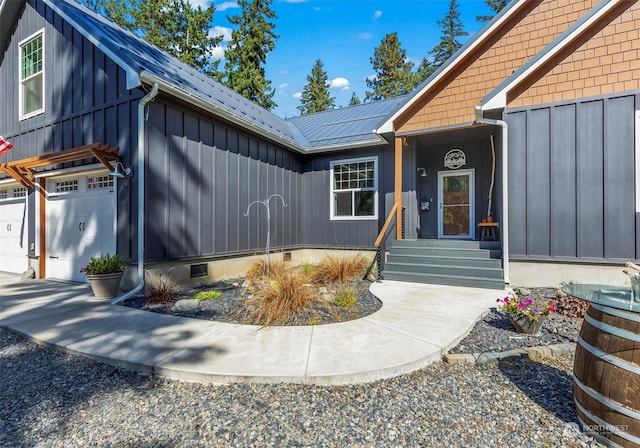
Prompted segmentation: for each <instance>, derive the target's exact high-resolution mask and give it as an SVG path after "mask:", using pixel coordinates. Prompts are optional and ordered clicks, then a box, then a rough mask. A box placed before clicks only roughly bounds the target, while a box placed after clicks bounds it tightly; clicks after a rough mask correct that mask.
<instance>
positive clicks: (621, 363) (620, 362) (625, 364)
mask: <svg viewBox="0 0 640 448" xmlns="http://www.w3.org/2000/svg"><path fill="white" fill-rule="evenodd" d="M578 344H580V345H581V346H582V348H584V349H585V350H586V351H588V352H589V353H591V354H592V355H594V356H596V357H598V358H600V359H602V360H603V361H607V362H609V363H611V364H613V365H614V366H616V367H620V368H621V369H624V370H626V371H628V372H631V373H634V374H636V375H640V367H638V366H634V365H633V364H629V363H628V362H626V361H623V360H622V359H620V358H617V357H615V356H612V355H610V354H608V353H605V352H603V351H602V350H598V349H597V348H595V347H594V346H592V345H589V344H588V343H587V342H585V340H584V339H582V337H580V336H578Z"/></svg>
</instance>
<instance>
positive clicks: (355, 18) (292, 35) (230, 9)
mask: <svg viewBox="0 0 640 448" xmlns="http://www.w3.org/2000/svg"><path fill="white" fill-rule="evenodd" d="M190 1H191V3H192V4H195V5H198V4H200V5H208V4H211V3H212V1H211V0H190ZM213 4H214V5H215V6H216V12H215V15H214V21H213V32H214V33H216V34H222V35H225V41H224V42H223V46H226V44H227V41H226V40H228V39H229V38H230V37H231V36H230V31H231V28H230V25H229V23H228V21H227V16H232V15H237V14H240V13H241V11H240V9H239V7H238V5H237V3H236V2H234V1H219V0H216V1H214V2H213ZM448 5H449V1H448V0H421V1H415V0H274V2H273V4H272V9H273V10H274V11H275V13H276V15H277V16H278V18H277V19H276V20H275V21H274V23H275V25H276V28H275V33H276V34H278V35H279V36H280V37H279V39H278V40H277V42H276V47H275V49H274V50H273V51H272V52H271V53H269V55H268V56H267V64H266V74H267V78H268V79H269V80H271V83H272V87H274V88H275V89H276V94H275V96H274V98H273V99H274V101H275V102H276V103H277V104H278V107H277V108H275V109H274V110H273V112H274V113H275V114H277V115H279V116H281V117H292V116H297V115H299V114H300V112H299V111H298V110H297V109H296V107H297V106H298V105H300V100H299V98H298V97H297V95H299V93H300V92H301V91H302V89H303V88H304V86H305V84H306V83H307V80H306V76H307V75H308V74H309V73H310V72H311V68H312V67H313V65H314V63H315V61H316V60H317V59H321V60H322V62H323V64H324V69H325V71H326V72H327V76H328V78H329V81H331V82H332V86H331V88H330V91H331V95H332V96H334V97H335V98H336V100H335V103H336V107H341V106H343V107H344V106H347V105H348V103H349V100H350V99H351V95H352V92H355V93H356V95H357V96H358V97H359V98H360V99H361V100H362V98H364V94H365V91H366V90H367V87H366V78H367V77H368V76H371V75H373V74H374V71H373V69H372V67H371V62H370V60H369V58H370V57H372V56H373V49H374V48H375V47H377V46H379V45H380V42H381V40H382V38H383V37H384V36H385V35H386V34H388V33H392V32H394V31H395V32H397V33H398V38H399V40H400V44H401V46H402V48H404V49H405V50H406V51H407V57H408V58H409V59H410V60H411V61H414V62H416V64H417V63H418V62H419V61H420V60H421V59H422V58H423V57H425V56H429V51H430V50H431V49H432V48H433V47H434V46H435V45H437V44H438V42H439V38H440V28H439V27H438V25H437V23H436V22H437V21H438V20H440V19H441V18H442V17H443V16H444V14H445V13H446V10H447V8H448ZM458 5H459V7H460V9H459V11H460V15H461V19H462V22H463V24H464V27H465V30H466V31H467V32H469V37H471V36H472V35H473V34H474V33H475V32H477V31H478V30H479V29H480V28H481V27H482V26H483V25H482V24H481V23H480V22H478V21H476V19H475V18H476V16H477V15H486V14H489V13H490V11H489V9H488V8H487V6H486V5H485V2H484V0H458ZM463 43H464V42H463ZM221 54H222V50H221ZM223 63H224V62H221V64H223Z"/></svg>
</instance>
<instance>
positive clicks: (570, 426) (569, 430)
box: [562, 422, 580, 437]
mask: <svg viewBox="0 0 640 448" xmlns="http://www.w3.org/2000/svg"><path fill="white" fill-rule="evenodd" d="M578 434H580V425H578V424H577V423H575V422H570V423H567V424H566V425H564V430H563V431H562V435H563V436H564V437H575V436H576V435H578Z"/></svg>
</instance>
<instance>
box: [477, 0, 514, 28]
mask: <svg viewBox="0 0 640 448" xmlns="http://www.w3.org/2000/svg"><path fill="white" fill-rule="evenodd" d="M484 2H485V3H486V4H487V6H488V7H489V9H491V10H492V11H493V12H494V13H496V14H497V13H499V12H500V11H502V9H503V8H504V7H505V6H507V3H509V0H484ZM494 17H495V14H494V15H493V16H476V20H477V21H478V22H483V23H486V22H488V21H489V20H491V19H493V18H494Z"/></svg>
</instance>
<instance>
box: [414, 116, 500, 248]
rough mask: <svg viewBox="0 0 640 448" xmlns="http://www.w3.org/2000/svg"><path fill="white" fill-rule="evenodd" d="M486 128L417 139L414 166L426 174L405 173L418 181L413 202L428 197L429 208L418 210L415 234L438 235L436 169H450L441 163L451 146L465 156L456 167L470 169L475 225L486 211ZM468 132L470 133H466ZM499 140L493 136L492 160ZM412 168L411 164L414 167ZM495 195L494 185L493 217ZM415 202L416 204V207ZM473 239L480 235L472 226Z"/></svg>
mask: <svg viewBox="0 0 640 448" xmlns="http://www.w3.org/2000/svg"><path fill="white" fill-rule="evenodd" d="M489 132H490V128H489V127H487V128H486V129H480V130H476V131H474V132H473V134H467V138H464V137H459V136H458V135H457V134H456V133H450V134H449V136H448V137H447V138H440V139H439V140H437V139H436V137H432V138H431V140H430V139H429V138H425V139H423V140H421V142H420V143H419V146H418V147H417V149H416V150H417V155H416V160H417V165H416V166H417V167H422V168H425V169H426V171H427V176H426V177H420V176H417V174H416V173H415V172H414V173H407V175H408V176H414V177H415V179H416V182H417V184H418V195H417V198H416V202H417V205H419V202H420V201H428V202H429V203H430V210H428V211H420V212H419V223H420V228H419V229H418V236H419V237H420V238H434V239H435V238H438V173H439V172H441V171H454V170H450V169H449V168H445V167H444V156H445V154H446V153H447V152H448V151H450V150H451V149H454V148H458V149H461V150H462V151H463V152H464V153H465V155H466V158H467V163H466V165H465V166H464V167H462V168H460V169H473V170H474V177H475V185H474V187H475V198H474V200H475V202H474V207H475V217H474V218H475V220H474V221H473V222H472V223H471V225H472V226H475V225H476V224H477V223H479V222H480V221H482V218H484V217H485V216H486V214H487V207H488V197H489V189H490V187H491V163H492V160H491V141H490V134H489ZM469 135H472V137H469ZM499 142H500V141H499V140H498V139H495V144H496V163H497V162H498V157H499V155H500V147H499V146H498V145H499ZM414 170H415V168H414ZM499 176H500V172H499V171H496V177H499ZM496 197H497V188H496V187H495V186H494V191H493V199H494V202H493V205H492V214H493V217H494V218H495V220H496V221H499V220H500V213H499V208H498V207H497V206H496V202H495V199H496ZM417 205H416V207H417ZM475 233H476V235H475V236H476V239H479V237H480V235H479V232H478V229H477V228H476V229H475Z"/></svg>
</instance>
